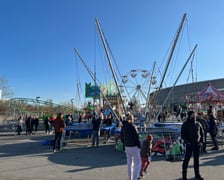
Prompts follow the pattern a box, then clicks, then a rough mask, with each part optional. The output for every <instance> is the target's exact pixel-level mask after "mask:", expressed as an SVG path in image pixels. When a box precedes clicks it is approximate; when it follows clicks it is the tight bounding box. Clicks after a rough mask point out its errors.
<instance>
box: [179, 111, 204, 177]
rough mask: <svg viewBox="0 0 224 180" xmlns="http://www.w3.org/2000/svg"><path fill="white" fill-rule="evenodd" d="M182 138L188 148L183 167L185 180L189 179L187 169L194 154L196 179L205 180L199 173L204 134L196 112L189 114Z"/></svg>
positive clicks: (183, 126) (182, 128)
mask: <svg viewBox="0 0 224 180" xmlns="http://www.w3.org/2000/svg"><path fill="white" fill-rule="evenodd" d="M181 137H182V139H183V140H184V144H185V147H186V151H185V157H184V161H183V165H182V176H183V180H186V179H187V168H188V163H189V160H190V158H191V156H192V153H193V154H194V173H195V179H197V180H203V178H202V177H201V175H200V173H199V154H200V146H201V145H202V143H203V142H204V139H203V138H204V132H203V128H202V126H201V124H200V123H199V122H197V121H196V116H195V112H194V111H189V112H188V117H187V121H185V122H184V123H183V125H182V127H181Z"/></svg>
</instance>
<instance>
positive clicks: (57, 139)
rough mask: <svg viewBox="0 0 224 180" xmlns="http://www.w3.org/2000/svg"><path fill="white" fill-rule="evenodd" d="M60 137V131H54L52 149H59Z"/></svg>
mask: <svg viewBox="0 0 224 180" xmlns="http://www.w3.org/2000/svg"><path fill="white" fill-rule="evenodd" d="M61 138H62V132H55V136H54V143H53V150H55V149H57V150H61Z"/></svg>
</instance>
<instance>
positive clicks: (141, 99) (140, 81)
mask: <svg viewBox="0 0 224 180" xmlns="http://www.w3.org/2000/svg"><path fill="white" fill-rule="evenodd" d="M121 80H122V85H120V91H121V93H122V96H123V98H124V100H125V103H126V105H129V106H130V107H132V106H136V107H138V108H143V107H145V106H146V104H147V99H148V95H149V92H150V91H149V90H150V86H151V85H155V84H156V82H157V81H156V77H155V76H153V75H152V74H151V72H150V71H148V70H145V69H133V70H131V71H129V72H128V73H127V74H126V75H123V76H121Z"/></svg>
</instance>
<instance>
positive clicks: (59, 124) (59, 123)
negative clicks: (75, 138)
mask: <svg viewBox="0 0 224 180" xmlns="http://www.w3.org/2000/svg"><path fill="white" fill-rule="evenodd" d="M53 126H54V132H55V136H54V142H53V152H56V151H61V148H62V147H61V146H62V143H61V140H62V134H63V132H64V129H65V127H66V125H65V122H64V119H63V116H62V113H58V115H57V117H56V119H55V120H54V121H53Z"/></svg>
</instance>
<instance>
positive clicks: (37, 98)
mask: <svg viewBox="0 0 224 180" xmlns="http://www.w3.org/2000/svg"><path fill="white" fill-rule="evenodd" d="M39 99H40V96H37V97H36V101H37V103H38V104H37V113H38V117H40V102H39Z"/></svg>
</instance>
